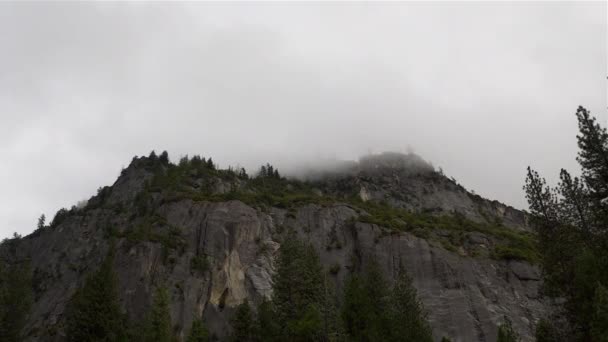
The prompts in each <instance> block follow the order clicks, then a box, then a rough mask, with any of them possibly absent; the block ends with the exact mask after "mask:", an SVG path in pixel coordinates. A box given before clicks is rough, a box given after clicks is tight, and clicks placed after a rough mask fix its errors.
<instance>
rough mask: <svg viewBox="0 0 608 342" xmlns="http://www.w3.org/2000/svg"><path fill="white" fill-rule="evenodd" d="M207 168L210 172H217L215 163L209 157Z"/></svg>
mask: <svg viewBox="0 0 608 342" xmlns="http://www.w3.org/2000/svg"><path fill="white" fill-rule="evenodd" d="M207 168H208V169H210V170H215V164H214V163H213V160H212V159H211V157H209V159H207Z"/></svg>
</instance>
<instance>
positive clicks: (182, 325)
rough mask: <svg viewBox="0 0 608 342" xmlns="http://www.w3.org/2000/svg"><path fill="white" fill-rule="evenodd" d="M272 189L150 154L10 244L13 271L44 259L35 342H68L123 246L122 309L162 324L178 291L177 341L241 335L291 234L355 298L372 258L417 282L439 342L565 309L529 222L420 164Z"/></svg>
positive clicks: (492, 336) (270, 175)
mask: <svg viewBox="0 0 608 342" xmlns="http://www.w3.org/2000/svg"><path fill="white" fill-rule="evenodd" d="M303 174H304V178H305V179H306V180H298V179H290V178H285V177H282V176H281V175H280V174H279V173H278V171H277V170H276V169H275V168H273V167H272V166H271V165H266V166H264V167H262V169H261V172H260V174H259V175H257V176H256V177H250V176H249V175H247V174H246V172H245V170H233V169H228V170H219V169H217V168H216V167H215V165H213V162H212V161H211V159H209V160H206V159H204V158H200V157H198V156H197V157H193V158H191V159H188V158H182V160H180V161H179V163H177V164H172V163H170V162H169V160H168V157H167V154H166V153H163V154H161V155H160V156H157V155H156V154H151V155H150V156H148V157H139V158H138V157H136V158H134V159H133V160H132V162H131V163H130V165H129V166H128V167H127V168H126V169H124V170H123V171H122V173H121V175H120V176H119V178H118V179H117V180H116V182H115V183H114V184H113V185H112V186H109V187H103V188H100V189H99V190H98V193H97V195H95V196H93V197H92V198H91V199H89V200H88V202H87V203H86V205H81V206H79V207H72V208H71V209H69V210H67V209H62V210H60V211H59V212H58V213H57V214H56V215H55V217H54V219H53V220H52V222H51V223H50V224H49V225H48V226H43V227H40V228H39V229H38V230H36V231H35V232H34V233H32V234H30V235H29V236H26V237H23V238H20V239H14V240H9V241H6V242H5V243H3V244H2V245H0V258H2V260H4V261H5V262H8V263H9V264H11V263H12V264H16V263H19V262H22V261H24V260H29V264H30V267H31V269H32V272H33V274H32V284H33V296H34V301H33V305H32V307H31V311H30V314H29V315H28V317H27V322H26V324H25V328H24V331H23V333H24V334H25V335H26V336H27V338H26V340H28V341H62V340H63V339H64V336H65V335H64V328H65V308H66V304H67V303H68V302H69V301H70V298H71V297H72V295H73V294H74V292H75V291H76V289H77V288H79V287H80V286H81V285H82V284H83V282H84V281H85V278H86V276H87V275H88V274H90V273H92V272H94V271H95V270H97V269H98V268H99V266H100V265H101V264H102V262H103V260H104V258H105V256H106V255H107V253H108V249H109V248H110V245H113V249H114V251H115V252H114V257H113V267H114V270H115V271H116V273H117V276H118V293H119V296H120V305H121V307H122V309H123V310H124V311H126V313H127V315H128V316H129V318H130V319H131V320H135V321H136V320H137V319H140V318H141V317H144V316H145V315H146V312H147V311H148V309H149V308H150V306H151V304H152V298H153V293H154V290H155V288H156V287H157V286H161V285H162V286H164V287H166V288H167V289H168V292H169V297H170V313H171V321H172V326H173V330H174V333H175V334H176V335H177V336H179V337H181V338H183V337H184V336H185V335H186V334H187V333H188V330H189V328H190V326H191V322H192V320H193V319H195V318H200V317H202V318H203V319H204V321H205V323H206V325H207V327H208V328H209V330H210V333H211V335H212V336H215V337H217V338H219V339H221V338H223V337H225V336H227V335H228V333H229V331H230V324H229V322H230V318H231V317H232V316H233V314H234V312H235V308H236V306H237V305H238V304H240V303H242V302H243V301H244V300H246V299H247V300H248V301H249V302H250V303H259V302H260V301H262V299H263V298H265V297H266V298H267V297H269V296H270V294H271V293H272V275H273V271H274V266H275V256H276V255H277V251H278V250H279V248H280V245H281V241H282V238H283V237H284V236H285V234H286V232H287V231H290V230H292V231H295V233H296V234H297V235H298V236H299V237H300V238H301V239H302V240H304V241H306V242H309V243H311V244H312V245H313V246H314V247H315V249H316V250H317V252H318V254H319V256H320V260H321V262H322V265H323V266H324V267H325V268H326V270H327V275H328V277H329V278H330V279H331V281H332V282H333V284H334V285H335V288H336V291H337V292H338V293H340V292H341V291H342V290H343V288H344V280H345V278H346V277H347V276H348V275H349V274H350V273H351V272H356V271H357V270H360V269H361V268H362V267H363V265H366V264H368V263H369V262H370V260H375V261H377V262H378V264H379V265H380V267H381V268H382V270H383V272H384V273H385V275H386V276H387V277H388V278H389V279H393V278H394V277H395V275H396V272H397V269H398V267H399V266H400V265H403V266H405V269H406V270H407V271H408V272H409V274H410V275H411V277H412V278H413V284H414V286H415V287H416V289H417V291H418V296H419V298H420V299H421V301H422V303H423V304H424V306H425V308H426V309H427V311H428V313H429V316H428V318H429V321H430V324H431V326H432V328H433V334H434V336H435V339H436V340H439V339H441V337H443V336H447V337H449V338H451V340H452V341H495V340H496V335H497V329H498V325H499V324H501V323H502V322H504V320H505V317H508V318H509V319H510V320H511V321H512V324H513V327H514V329H515V330H516V331H517V332H518V333H519V334H520V335H521V337H522V339H523V340H524V341H531V340H532V339H533V335H534V333H533V332H534V326H535V323H536V322H537V320H538V319H539V318H540V317H541V316H543V315H545V313H546V312H547V311H548V310H549V305H548V303H546V302H545V301H543V299H542V298H541V297H540V296H539V294H538V289H539V286H540V279H541V278H540V274H539V269H538V267H537V266H535V263H536V261H537V258H538V256H537V252H536V250H535V244H534V234H533V233H532V232H531V231H530V228H529V226H528V222H527V215H526V214H525V213H524V212H522V211H519V210H517V209H514V208H512V207H509V206H507V205H504V204H501V203H499V202H497V201H490V200H487V199H484V198H482V197H480V196H478V195H475V194H472V193H471V192H469V191H467V190H466V189H465V188H463V187H462V186H460V185H459V184H458V183H457V182H456V181H455V180H454V179H450V178H448V177H446V176H445V175H443V173H442V172H440V171H436V170H435V169H434V168H433V167H432V166H431V165H429V164H428V163H426V162H425V161H424V160H422V159H421V158H420V157H418V156H416V155H414V154H408V155H403V154H397V153H384V154H380V155H371V156H366V157H363V158H361V160H360V161H359V162H356V163H345V164H343V165H339V167H335V168H331V169H329V170H326V171H323V172H320V171H315V170H314V167H311V168H309V170H305V171H303Z"/></svg>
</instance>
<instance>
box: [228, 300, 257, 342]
mask: <svg viewBox="0 0 608 342" xmlns="http://www.w3.org/2000/svg"><path fill="white" fill-rule="evenodd" d="M231 323H232V329H233V332H232V338H231V339H232V340H233V341H234V342H252V341H254V340H255V322H254V319H253V315H252V312H251V307H250V306H249V302H248V301H247V300H245V301H244V302H243V303H241V304H239V306H237V308H236V312H235V314H234V317H233V318H232V322H231Z"/></svg>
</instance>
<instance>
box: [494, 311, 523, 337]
mask: <svg viewBox="0 0 608 342" xmlns="http://www.w3.org/2000/svg"><path fill="white" fill-rule="evenodd" d="M519 341H521V340H520V339H519V335H518V334H517V333H516V332H515V330H513V325H512V324H511V321H510V320H509V319H508V318H507V317H505V322H504V323H503V324H501V325H500V326H499V327H498V337H497V339H496V342H519Z"/></svg>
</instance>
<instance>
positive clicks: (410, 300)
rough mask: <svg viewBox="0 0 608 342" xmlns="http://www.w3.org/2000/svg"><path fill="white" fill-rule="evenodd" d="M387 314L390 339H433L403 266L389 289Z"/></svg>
mask: <svg viewBox="0 0 608 342" xmlns="http://www.w3.org/2000/svg"><path fill="white" fill-rule="evenodd" d="M389 315H390V322H391V324H390V325H391V327H390V332H391V335H392V336H391V340H392V341H404V342H405V341H417V342H425V341H428V342H432V341H433V334H432V330H431V326H430V325H429V323H428V321H427V319H426V312H425V311H424V308H423V306H422V303H421V302H420V301H419V300H418V296H417V294H416V289H415V288H414V286H412V279H411V278H410V277H409V275H408V274H407V272H406V271H405V269H403V268H401V269H400V271H399V275H398V277H397V280H396V282H395V284H394V285H393V288H392V290H391V295H390V310H389Z"/></svg>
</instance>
